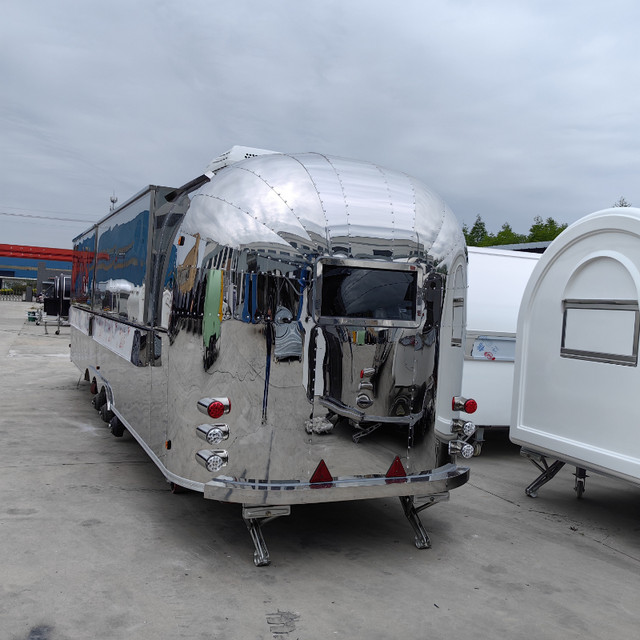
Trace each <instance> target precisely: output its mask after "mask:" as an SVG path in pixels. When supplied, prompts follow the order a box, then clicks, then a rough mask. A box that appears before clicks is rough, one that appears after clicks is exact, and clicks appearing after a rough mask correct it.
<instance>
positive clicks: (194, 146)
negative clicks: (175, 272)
mask: <svg viewBox="0 0 640 640" xmlns="http://www.w3.org/2000/svg"><path fill="white" fill-rule="evenodd" d="M3 12H4V18H3V22H2V24H1V25H0V79H1V80H2V84H3V92H2V94H1V95H0V142H1V143H2V146H3V149H4V153H3V154H2V156H1V157H0V188H1V195H0V212H1V211H14V212H15V211H18V210H23V211H31V212H43V211H45V212H46V211H58V212H65V213H66V214H67V215H68V216H72V217H81V218H86V220H87V222H88V223H90V222H93V221H95V220H97V219H98V218H100V217H102V216H103V215H104V214H106V212H107V210H108V206H109V197H110V196H111V195H112V193H113V192H114V191H115V192H116V194H117V196H118V197H119V199H120V202H122V201H124V200H125V199H126V198H128V197H129V196H130V195H133V194H134V193H135V192H137V191H138V190H139V189H141V188H142V187H143V186H144V185H145V184H149V183H159V184H168V185H171V186H179V185H180V184H182V183H184V182H186V181H188V180H190V179H191V178H193V177H195V176H196V175H197V174H198V173H199V172H200V171H201V170H202V169H203V168H204V167H205V166H206V164H207V163H208V161H209V160H210V159H211V158H212V157H214V156H216V155H218V154H219V153H221V152H222V151H224V150H226V149H227V148H229V147H230V146H232V145H233V144H245V145H249V146H257V147H263V148H271V149H274V150H282V151H292V152H297V151H320V152H323V153H329V154H336V155H341V156H346V157H352V158H359V159H364V160H371V161H374V162H378V163H380V164H382V165H384V166H388V167H389V168H391V169H397V170H401V171H405V172H407V173H409V174H412V175H415V176H416V177H418V178H419V179H421V180H423V181H424V182H426V183H427V185H428V186H430V187H432V188H434V189H435V190H436V191H438V192H439V193H440V194H441V195H442V196H443V197H444V198H445V199H446V200H447V202H448V203H449V204H450V205H451V207H452V208H453V210H454V211H455V212H456V214H457V215H458V217H459V218H460V219H461V220H462V221H464V222H467V223H472V222H473V220H474V219H475V216H476V215H477V214H480V215H482V217H483V218H484V219H485V221H486V222H487V226H488V227H489V229H490V230H497V229H499V228H500V226H501V225H502V223H503V222H506V221H508V222H510V223H511V225H512V227H513V228H514V229H515V230H518V231H526V230H527V229H528V227H529V226H530V224H531V222H532V220H533V216H534V215H541V216H542V217H548V216H553V217H555V218H556V219H557V220H558V221H560V222H572V221H574V220H575V219H577V218H579V217H581V216H582V215H586V214H587V213H589V212H591V211H594V210H597V209H600V208H604V207H607V206H609V205H611V204H612V203H613V202H614V201H615V200H617V199H618V198H619V197H620V196H621V195H623V196H624V197H625V198H626V199H627V200H629V201H631V202H634V203H636V204H640V193H639V192H638V190H639V187H638V186H637V183H638V181H637V175H638V169H639V162H640V161H639V159H638V154H637V151H636V150H637V148H638V146H639V145H638V143H639V142H640V140H639V136H640V133H639V132H640V127H639V126H638V125H639V124H640V122H639V119H640V116H639V115H638V114H640V109H639V107H640V104H639V103H640V89H638V87H637V86H636V83H635V75H636V70H637V68H638V62H639V58H640V53H639V51H638V49H637V46H636V34H635V28H636V25H637V24H639V20H638V18H640V15H639V14H640V6H638V5H637V3H635V2H633V1H631V0H628V1H622V0H613V1H611V2H609V3H607V4H606V5H605V4H603V3H601V2H596V1H595V0H585V1H583V2H577V1H575V0H572V1H569V2H564V3H560V4H558V3H557V2H550V1H549V2H547V1H535V2H534V1H533V0H531V1H525V2H519V3H514V2H508V1H506V0H493V1H489V2H483V3H475V2H470V1H464V0H450V1H449V2H439V3H425V2H421V1H418V0H413V1H407V2H402V3H395V4H392V3H388V2H381V1H375V0H368V1H364V0H350V1H349V2H339V1H337V0H322V1H320V0H310V1H309V2H304V3H301V2H299V1H297V0H274V2H271V3H268V4H267V3H264V2H259V1H256V0H245V1H243V2H237V1H233V0H216V1H210V0H208V1H205V0H192V1H190V2H184V3H170V2H162V1H154V0H139V1H137V2H136V3H134V4H132V3H130V2H126V3H125V2H123V1H122V0H114V1H113V2H109V3H98V2H84V3H78V2H72V1H71V0H59V1H58V2H56V3H50V2H44V0H24V1H23V2H20V3H9V4H8V6H6V7H5V8H3ZM0 224H1V225H2V230H3V236H4V237H7V238H8V237H10V238H11V239H10V240H8V241H12V242H20V241H21V240H20V237H21V233H22V232H21V228H22V227H21V226H20V224H19V221H18V222H14V219H12V220H11V222H10V223H9V221H8V219H7V218H6V217H4V218H3V217H2V216H0ZM25 225H26V226H25V227H24V228H25V229H27V232H28V235H29V238H31V239H32V240H30V242H31V243H32V244H53V245H55V246H69V244H70V239H71V237H72V235H75V234H71V235H69V233H68V231H69V230H68V229H67V228H60V229H59V230H58V229H57V225H55V224H53V223H52V225H49V228H47V225H39V226H38V227H37V228H35V229H34V228H33V225H32V224H31V223H30V222H28V221H25ZM80 231H82V226H80V227H79V228H77V232H80ZM9 234H10V235H9Z"/></svg>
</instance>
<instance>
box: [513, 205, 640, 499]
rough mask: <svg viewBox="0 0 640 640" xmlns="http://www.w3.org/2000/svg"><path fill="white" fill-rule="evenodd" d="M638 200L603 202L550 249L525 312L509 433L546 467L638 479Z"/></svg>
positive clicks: (546, 472)
mask: <svg viewBox="0 0 640 640" xmlns="http://www.w3.org/2000/svg"><path fill="white" fill-rule="evenodd" d="M639 296H640V209H636V208H630V207H629V208H620V207H618V208H612V209H606V210H604V211H598V212H596V213H593V214H591V215H589V216H586V217H585V218H582V219H581V220H579V221H578V222H576V223H575V224H573V225H571V226H570V227H569V228H568V229H566V230H565V231H564V232H563V233H562V234H561V235H560V236H558V238H556V240H554V242H553V243H552V244H551V245H550V247H549V248H548V249H547V251H546V252H545V253H544V254H543V256H542V257H541V258H540V261H539V262H538V265H537V266H536V269H535V270H534V272H533V274H532V275H531V278H530V280H529V283H528V285H527V288H526V290H525V292H524V296H523V299H522V305H521V308H520V314H519V318H518V331H517V334H518V340H517V346H516V364H515V379H514V388H513V409H512V421H511V428H510V438H511V440H512V441H513V442H514V443H516V444H519V445H521V447H522V453H523V455H525V456H526V457H529V458H530V459H531V461H532V462H533V463H534V464H536V466H537V467H538V468H539V470H540V471H541V473H540V475H539V476H538V477H537V478H536V479H535V480H534V481H533V482H532V483H531V484H530V485H529V486H528V487H527V488H526V493H527V495H529V496H532V497H535V496H536V495H537V491H538V489H539V488H540V487H541V486H542V485H543V484H545V483H546V482H548V481H549V480H550V479H551V478H553V477H554V476H555V475H556V473H557V472H558V471H559V470H560V469H561V468H562V467H563V466H564V465H565V464H570V465H573V466H575V467H576V474H575V475H576V481H575V490H576V492H577V495H578V497H580V496H581V495H582V493H583V492H584V487H585V477H586V471H587V470H590V471H594V472H598V473H602V474H605V475H609V476H613V477H617V478H621V479H623V480H628V481H630V482H634V483H636V484H640V438H638V436H637V425H638V422H640V409H639V405H638V403H637V392H638V389H639V388H640V371H639V370H638V332H639V322H640V311H639V304H638V301H639Z"/></svg>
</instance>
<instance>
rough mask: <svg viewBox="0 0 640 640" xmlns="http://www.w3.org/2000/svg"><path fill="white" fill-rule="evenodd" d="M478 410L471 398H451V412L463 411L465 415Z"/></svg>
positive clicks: (476, 404)
mask: <svg viewBox="0 0 640 640" xmlns="http://www.w3.org/2000/svg"><path fill="white" fill-rule="evenodd" d="M477 408H478V403H477V402H476V401H475V400H474V399H473V398H469V399H467V398H463V397H462V396H453V398H451V409H452V410H453V411H464V412H465V413H474V412H475V411H476V409H477Z"/></svg>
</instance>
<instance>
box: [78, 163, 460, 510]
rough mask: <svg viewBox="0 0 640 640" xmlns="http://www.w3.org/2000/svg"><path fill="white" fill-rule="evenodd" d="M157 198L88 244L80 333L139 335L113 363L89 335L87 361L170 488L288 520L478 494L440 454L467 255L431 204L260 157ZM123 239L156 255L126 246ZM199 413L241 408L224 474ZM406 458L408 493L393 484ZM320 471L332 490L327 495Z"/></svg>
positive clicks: (391, 181) (395, 185)
mask: <svg viewBox="0 0 640 640" xmlns="http://www.w3.org/2000/svg"><path fill="white" fill-rule="evenodd" d="M163 189H164V188H163ZM158 193H159V194H160V195H162V198H160V197H159V196H158V197H157V198H156V201H154V202H152V203H151V205H150V206H149V207H147V208H146V209H142V208H141V207H140V206H139V201H135V202H134V203H133V204H132V203H127V205H126V206H125V207H124V208H122V209H121V210H118V211H117V212H116V213H115V214H114V215H113V216H112V217H108V218H106V219H105V220H104V221H102V222H101V223H99V224H98V226H97V229H94V230H90V231H89V232H87V234H85V235H83V236H80V238H79V239H77V243H76V246H77V248H78V251H79V252H80V251H81V250H82V251H84V252H85V253H84V254H83V255H85V256H89V257H88V258H87V257H85V258H83V260H84V261H80V262H81V263H82V265H85V266H86V268H85V273H84V275H83V276H82V278H80V279H79V280H78V285H77V287H76V294H77V295H76V301H75V304H76V306H77V307H78V309H79V312H78V315H77V316H76V318H77V319H76V324H77V325H78V326H81V325H82V326H84V324H86V322H87V321H86V319H82V318H81V317H80V316H81V314H83V313H88V314H92V315H93V316H94V317H95V318H99V319H100V320H98V322H102V323H103V324H104V322H107V323H108V321H113V320H116V319H117V321H118V323H119V327H123V326H124V327H128V328H125V329H122V328H119V329H118V330H117V331H116V333H117V334H118V336H119V337H120V338H121V339H119V341H118V344H117V345H115V346H105V345H104V344H101V345H96V338H95V336H91V335H89V332H88V331H85V332H83V331H81V330H76V331H75V337H74V338H73V340H74V344H75V347H74V349H73V350H74V352H75V355H73V359H74V362H76V363H77V364H78V366H79V367H80V368H87V369H88V368H89V367H96V366H99V367H100V371H101V374H100V375H101V381H102V382H103V383H106V384H108V385H109V387H110V389H111V391H112V393H113V397H114V406H115V408H116V410H117V412H118V413H119V414H120V415H123V416H126V417H127V423H126V424H127V425H128V428H130V430H131V431H132V433H133V434H134V435H135V436H136V437H137V438H138V439H139V440H141V441H144V443H145V446H146V447H148V448H149V449H150V450H151V451H153V454H154V461H156V463H157V464H159V466H160V467H161V469H162V470H163V472H164V473H165V475H167V477H169V478H170V479H171V481H172V482H175V483H177V484H184V485H185V486H197V487H203V490H204V493H205V496H206V497H210V498H215V499H220V500H229V501H236V502H242V503H244V504H292V503H297V502H306V501H308V502H318V501H322V500H323V499H326V500H341V499H345V500H348V499H355V498H368V497H375V496H383V495H421V496H426V495H429V494H431V493H436V492H442V491H448V490H449V489H450V488H453V487H455V486H459V485H460V484H462V483H464V482H465V481H466V479H467V477H468V469H466V468H464V467H456V465H455V464H453V465H452V464H449V462H450V460H449V457H448V454H447V447H446V446H444V445H443V446H440V444H439V442H440V441H446V440H451V439H453V438H454V437H455V434H454V433H453V432H452V429H451V424H452V420H453V419H455V418H457V417H458V413H457V412H455V411H452V409H451V398H452V396H454V395H459V394H460V382H461V371H462V358H463V353H462V346H461V345H462V343H463V340H462V338H463V330H464V299H465V295H466V250H465V246H464V238H463V235H462V232H461V229H460V227H459V225H458V223H457V221H456V219H455V217H454V215H453V214H452V212H451V211H450V209H449V208H448V207H447V206H446V204H445V203H444V202H443V201H442V200H441V199H440V198H439V197H438V196H437V195H436V194H435V193H433V192H432V191H430V190H429V189H428V188H427V187H426V186H424V185H423V184H421V183H420V182H419V181H417V180H415V179H414V178H411V177H409V176H406V175H404V174H401V173H398V172H394V171H389V170H387V169H384V168H382V167H379V166H377V165H374V164H370V163H363V162H356V161H352V160H346V159H342V158H334V157H328V156H324V155H320V154H313V153H305V154H292V155H285V154H271V155H263V156H258V157H254V158H250V159H247V160H243V161H240V162H237V163H235V164H232V165H230V166H227V167H225V168H223V169H220V170H219V171H218V172H217V173H215V174H214V175H211V176H210V180H206V179H203V180H201V181H200V186H196V187H195V188H193V189H191V188H189V189H186V190H183V191H182V192H180V190H175V193H170V192H169V190H168V189H165V190H163V191H161V192H158ZM134 205H135V206H134ZM119 216H120V217H119ZM124 228H126V229H128V230H129V231H134V233H135V234H136V238H145V240H144V243H143V242H142V240H139V241H136V242H134V244H133V247H134V248H127V247H128V245H127V241H126V238H125V236H124V235H123V234H122V230H123V229H124ZM114 238H115V239H116V240H117V241H118V242H117V243H116V242H112V240H113V239H114ZM91 242H94V243H95V251H96V255H97V259H93V260H92V259H91V255H90V254H91V249H90V247H89V248H87V247H88V246H89V245H90V243H91ZM112 245H113V247H116V245H117V247H116V249H115V250H112V249H113V247H112ZM118 247H119V248H118ZM114 251H115V252H114ZM118 251H119V253H118ZM145 252H147V253H148V256H147V261H146V262H144V264H143V262H142V254H143V253H145ZM103 254H104V255H103ZM125 258H126V260H125ZM121 259H122V260H125V262H124V263H121V262H119V260H121ZM80 262H79V264H80ZM120 264H126V265H127V266H126V267H122V268H119V267H118V265H120ZM92 265H93V266H94V269H93V271H92V269H91V268H92ZM83 296H84V297H83ZM83 323H84V324H83ZM104 331H106V329H104ZM118 332H119V333H118ZM136 332H137V333H136ZM136 336H137V338H136ZM136 340H137V342H136ZM103 342H104V341H103ZM203 398H205V399H209V400H211V399H216V398H218V399H219V398H224V399H228V400H229V402H230V407H231V408H230V411H229V412H228V414H227V415H225V417H224V420H225V425H226V427H227V429H228V431H225V436H228V437H227V438H226V439H225V442H224V446H225V450H224V454H225V456H224V467H221V468H220V469H219V471H216V472H214V473H212V472H211V471H210V470H209V469H207V464H206V462H207V459H208V457H207V456H208V454H207V453H206V450H204V451H205V452H204V453H203V451H202V450H200V448H199V444H201V440H200V437H202V436H203V435H205V439H206V432H207V425H202V413H201V411H202V412H204V413H206V407H205V406H204V405H203V404H202V403H203V402H204V401H203ZM136 405H139V406H136ZM203 409H204V411H203ZM211 426H212V427H213V426H215V425H214V424H213V423H212V425H211ZM199 436H200V437H199ZM445 445H446V442H445ZM209 453H211V452H209ZM396 457H399V458H400V459H401V461H402V465H403V468H404V469H405V470H406V473H407V476H408V477H407V478H406V479H400V481H398V479H395V478H394V479H393V480H392V481H390V480H389V479H386V478H385V474H386V473H387V471H388V470H389V469H390V467H391V465H392V463H393V462H394V459H395V458H396ZM197 461H199V462H201V463H204V466H201V465H199V464H197ZM322 461H324V464H326V467H327V468H328V470H329V473H330V474H331V478H332V479H333V481H332V482H328V483H323V484H322V488H315V487H313V486H312V484H311V486H310V480H311V478H312V476H313V474H314V471H315V470H316V469H317V467H318V465H319V464H320V463H321V462H322ZM209 467H212V465H209ZM440 469H444V470H446V471H443V472H440Z"/></svg>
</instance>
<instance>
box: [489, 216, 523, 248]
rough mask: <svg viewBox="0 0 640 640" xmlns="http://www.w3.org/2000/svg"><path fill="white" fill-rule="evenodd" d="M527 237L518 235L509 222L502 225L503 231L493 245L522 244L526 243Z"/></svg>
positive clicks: (498, 234) (497, 235) (499, 232)
mask: <svg viewBox="0 0 640 640" xmlns="http://www.w3.org/2000/svg"><path fill="white" fill-rule="evenodd" d="M526 240H527V236H524V235H522V234H520V233H516V232H515V231H514V230H513V229H512V228H511V225H510V224H509V223H508V222H505V223H504V224H503V225H502V229H500V231H498V233H497V234H496V238H495V242H494V243H493V244H495V245H500V244H520V243H521V242H526Z"/></svg>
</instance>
